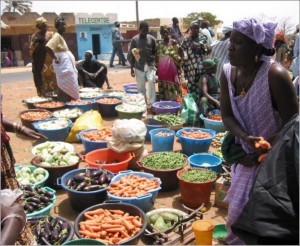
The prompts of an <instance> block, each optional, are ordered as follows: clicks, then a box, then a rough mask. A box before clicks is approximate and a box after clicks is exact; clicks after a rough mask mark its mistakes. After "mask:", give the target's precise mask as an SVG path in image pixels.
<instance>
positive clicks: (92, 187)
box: [83, 185, 102, 191]
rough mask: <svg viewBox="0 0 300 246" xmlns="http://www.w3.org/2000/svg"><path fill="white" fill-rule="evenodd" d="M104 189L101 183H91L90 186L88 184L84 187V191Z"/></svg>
mask: <svg viewBox="0 0 300 246" xmlns="http://www.w3.org/2000/svg"><path fill="white" fill-rule="evenodd" d="M100 189H102V188H101V185H89V186H86V187H84V189H83V190H84V191H93V190H100Z"/></svg>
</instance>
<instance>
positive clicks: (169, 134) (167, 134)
mask: <svg viewBox="0 0 300 246" xmlns="http://www.w3.org/2000/svg"><path fill="white" fill-rule="evenodd" d="M171 135H173V134H172V133H171V132H158V133H156V134H155V136H158V137H169V136H171Z"/></svg>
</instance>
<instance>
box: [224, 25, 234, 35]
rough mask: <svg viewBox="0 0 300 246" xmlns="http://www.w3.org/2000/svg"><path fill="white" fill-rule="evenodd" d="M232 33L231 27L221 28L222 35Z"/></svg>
mask: <svg viewBox="0 0 300 246" xmlns="http://www.w3.org/2000/svg"><path fill="white" fill-rule="evenodd" d="M231 31H232V26H223V28H222V33H223V34H226V33H229V32H231Z"/></svg>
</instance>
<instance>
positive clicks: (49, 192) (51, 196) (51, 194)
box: [44, 190, 54, 198]
mask: <svg viewBox="0 0 300 246" xmlns="http://www.w3.org/2000/svg"><path fill="white" fill-rule="evenodd" d="M44 194H45V195H46V196H47V197H50V198H53V196H54V194H53V192H51V191H48V190H47V191H45V193H44Z"/></svg>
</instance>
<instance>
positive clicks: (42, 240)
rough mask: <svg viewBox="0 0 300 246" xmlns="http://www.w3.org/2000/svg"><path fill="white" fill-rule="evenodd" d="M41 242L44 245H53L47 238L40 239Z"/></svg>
mask: <svg viewBox="0 0 300 246" xmlns="http://www.w3.org/2000/svg"><path fill="white" fill-rule="evenodd" d="M40 241H41V243H42V244H43V245H52V243H50V242H49V241H48V240H47V239H46V238H45V236H42V237H40Z"/></svg>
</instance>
